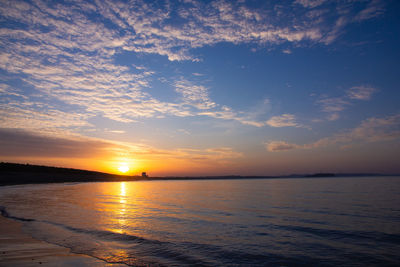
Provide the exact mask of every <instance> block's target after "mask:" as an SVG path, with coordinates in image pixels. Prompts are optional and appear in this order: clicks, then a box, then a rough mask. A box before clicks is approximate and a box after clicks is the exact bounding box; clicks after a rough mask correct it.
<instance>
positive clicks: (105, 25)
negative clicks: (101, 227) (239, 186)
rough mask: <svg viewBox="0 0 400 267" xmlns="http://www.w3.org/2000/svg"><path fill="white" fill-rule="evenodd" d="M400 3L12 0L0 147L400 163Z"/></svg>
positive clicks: (106, 166)
mask: <svg viewBox="0 0 400 267" xmlns="http://www.w3.org/2000/svg"><path fill="white" fill-rule="evenodd" d="M399 12H400V2H399V1H396V0H391V1H390V0H388V1H383V0H372V1H367V0H338V1H333V0H295V1H253V0H242V1H219V0H217V1H195V0H181V1H172V0H165V1H141V0H132V1H118V0H116V1H107V0H105V1H73V0H66V1H41V0H36V1H14V0H13V1H3V0H2V1H1V5H0V161H4V162H18V163H30V164H41V165H51V166H61V167H72V168H82V169H88V170H97V171H104V172H111V173H118V169H121V166H127V167H129V169H130V170H129V172H128V173H129V174H139V173H141V172H142V171H146V172H147V173H148V174H149V175H150V176H174V175H177V176H189V175H192V176H202V175H285V174H293V173H316V172H335V173H338V172H341V173H348V172H363V173H366V172H368V173H371V172H374V173H400V160H399V159H400V105H399V103H400V88H399V84H400V49H399V47H400V16H399V15H398V14H399ZM125 169H126V168H125Z"/></svg>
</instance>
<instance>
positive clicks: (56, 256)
mask: <svg viewBox="0 0 400 267" xmlns="http://www.w3.org/2000/svg"><path fill="white" fill-rule="evenodd" d="M0 266H1V267H3V266H4V267H6V266H7V267H9V266H16V267H18V266H24V267H25V266H59V267H66V266H70V267H72V266H78V267H81V266H95V267H100V266H109V267H122V266H126V265H125V264H110V263H107V262H104V261H102V260H99V259H96V258H92V257H89V256H86V255H81V254H75V253H71V252H70V250H69V249H67V248H64V247H60V246H57V245H53V244H49V243H46V242H43V241H40V240H36V239H34V238H32V237H31V236H29V235H28V234H26V233H24V232H23V230H22V223H20V222H17V221H15V220H12V219H8V218H4V217H3V216H0Z"/></svg>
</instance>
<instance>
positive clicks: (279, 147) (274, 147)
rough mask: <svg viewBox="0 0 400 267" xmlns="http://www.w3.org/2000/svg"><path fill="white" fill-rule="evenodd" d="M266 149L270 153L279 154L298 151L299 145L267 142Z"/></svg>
mask: <svg viewBox="0 0 400 267" xmlns="http://www.w3.org/2000/svg"><path fill="white" fill-rule="evenodd" d="M265 147H266V148H267V150H268V151H270V152H278V151H288V150H292V149H297V148H299V146H298V145H296V144H290V143H287V142H285V141H272V142H266V143H265Z"/></svg>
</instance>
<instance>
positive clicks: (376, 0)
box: [354, 0, 385, 21]
mask: <svg viewBox="0 0 400 267" xmlns="http://www.w3.org/2000/svg"><path fill="white" fill-rule="evenodd" d="M384 4H385V3H384V1H382V0H372V1H370V2H369V3H368V5H367V6H366V7H365V8H364V9H362V10H361V11H360V12H359V13H358V14H357V15H356V16H355V18H354V20H356V21H363V20H367V19H371V18H374V17H378V16H380V15H382V14H383V13H384V11H385V7H384Z"/></svg>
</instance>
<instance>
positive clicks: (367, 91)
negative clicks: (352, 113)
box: [347, 85, 376, 100]
mask: <svg viewBox="0 0 400 267" xmlns="http://www.w3.org/2000/svg"><path fill="white" fill-rule="evenodd" d="M375 91H376V89H375V88H373V87H370V86H364V85H361V86H354V87H351V88H350V89H349V90H348V91H347V97H348V98H350V99H357V100H369V99H370V98H371V96H372V94H373V93H374V92H375Z"/></svg>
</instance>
